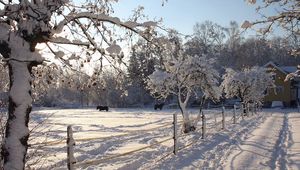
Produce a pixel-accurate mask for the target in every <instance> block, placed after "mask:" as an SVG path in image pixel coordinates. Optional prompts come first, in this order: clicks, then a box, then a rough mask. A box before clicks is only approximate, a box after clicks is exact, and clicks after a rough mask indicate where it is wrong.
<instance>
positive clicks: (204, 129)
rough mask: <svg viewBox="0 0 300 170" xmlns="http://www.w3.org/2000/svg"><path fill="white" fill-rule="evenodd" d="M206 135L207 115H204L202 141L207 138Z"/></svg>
mask: <svg viewBox="0 0 300 170" xmlns="http://www.w3.org/2000/svg"><path fill="white" fill-rule="evenodd" d="M205 135H206V118H205V115H204V114H203V115H202V139H204V138H205Z"/></svg>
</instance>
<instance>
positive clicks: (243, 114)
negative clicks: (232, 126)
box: [242, 104, 246, 120]
mask: <svg viewBox="0 0 300 170" xmlns="http://www.w3.org/2000/svg"><path fill="white" fill-rule="evenodd" d="M245 110H246V108H245V104H242V120H244V116H245V113H244V112H245Z"/></svg>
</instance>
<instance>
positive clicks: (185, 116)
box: [177, 91, 196, 133]
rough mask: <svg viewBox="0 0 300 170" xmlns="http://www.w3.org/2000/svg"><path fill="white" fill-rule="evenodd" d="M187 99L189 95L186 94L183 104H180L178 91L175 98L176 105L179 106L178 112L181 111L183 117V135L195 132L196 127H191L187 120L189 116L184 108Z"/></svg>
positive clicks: (180, 99)
mask: <svg viewBox="0 0 300 170" xmlns="http://www.w3.org/2000/svg"><path fill="white" fill-rule="evenodd" d="M189 97H190V93H187V95H186V97H185V100H184V102H182V98H181V91H179V94H178V96H177V101H178V105H179V108H180V111H181V114H182V117H183V128H184V130H183V132H184V133H189V132H192V131H195V130H196V127H195V126H194V125H192V122H191V121H190V118H189V114H188V113H187V111H186V106H187V102H188V100H189Z"/></svg>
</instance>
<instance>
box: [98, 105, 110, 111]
mask: <svg viewBox="0 0 300 170" xmlns="http://www.w3.org/2000/svg"><path fill="white" fill-rule="evenodd" d="M97 110H99V111H101V110H106V111H108V106H97Z"/></svg>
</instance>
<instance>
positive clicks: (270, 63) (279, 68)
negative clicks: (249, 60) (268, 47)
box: [264, 61, 288, 74]
mask: <svg viewBox="0 0 300 170" xmlns="http://www.w3.org/2000/svg"><path fill="white" fill-rule="evenodd" d="M269 65H271V66H273V67H274V68H276V69H277V70H279V71H281V72H282V73H284V74H288V72H286V71H285V70H284V69H283V68H281V67H279V66H277V65H276V64H275V63H274V62H273V61H269V62H268V63H267V64H265V65H264V67H267V66H269Z"/></svg>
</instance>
